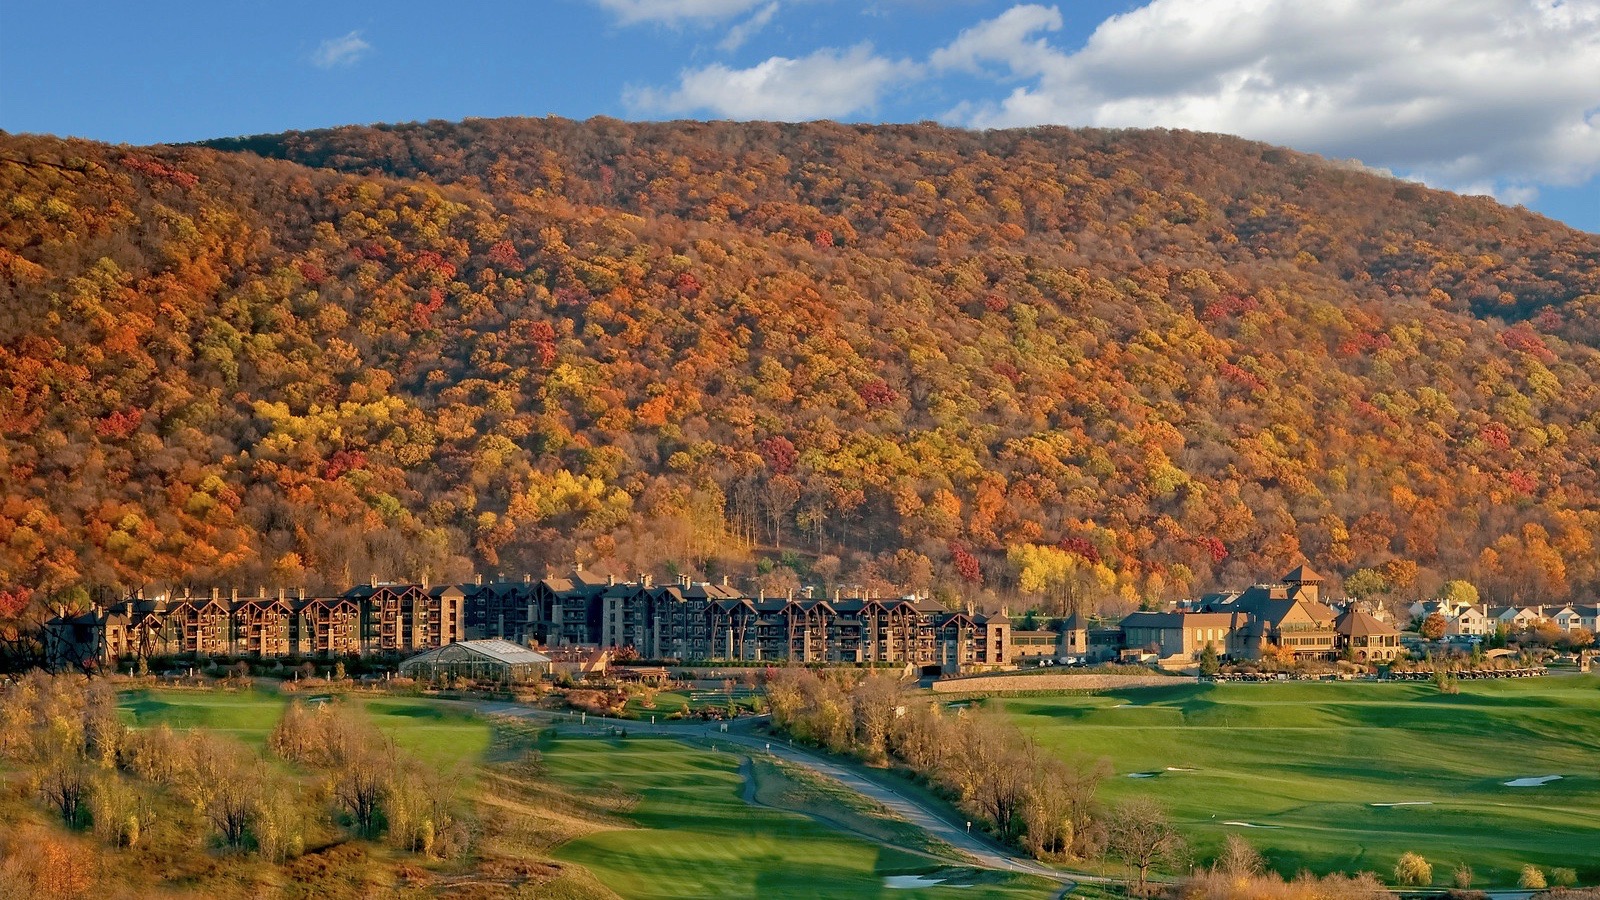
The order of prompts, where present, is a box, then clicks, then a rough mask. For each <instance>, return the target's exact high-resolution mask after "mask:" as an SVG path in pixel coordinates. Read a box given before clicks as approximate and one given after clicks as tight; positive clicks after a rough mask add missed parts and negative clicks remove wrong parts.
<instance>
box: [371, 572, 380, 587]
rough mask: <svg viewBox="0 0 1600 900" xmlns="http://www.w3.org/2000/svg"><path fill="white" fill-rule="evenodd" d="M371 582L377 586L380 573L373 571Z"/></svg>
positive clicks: (373, 585)
mask: <svg viewBox="0 0 1600 900" xmlns="http://www.w3.org/2000/svg"><path fill="white" fill-rule="evenodd" d="M370 584H371V586H372V587H377V586H378V573H377V572H373V573H372V581H371V582H370Z"/></svg>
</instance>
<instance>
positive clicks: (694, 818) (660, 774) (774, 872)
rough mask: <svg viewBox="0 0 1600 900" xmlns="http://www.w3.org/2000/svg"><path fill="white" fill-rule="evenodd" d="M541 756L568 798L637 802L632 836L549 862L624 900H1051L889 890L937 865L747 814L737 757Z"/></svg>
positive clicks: (1003, 886) (661, 748)
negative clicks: (621, 794)
mask: <svg viewBox="0 0 1600 900" xmlns="http://www.w3.org/2000/svg"><path fill="white" fill-rule="evenodd" d="M542 749H543V752H544V759H545V762H546V763H547V764H548V765H549V766H550V772H551V775H552V776H553V777H555V778H557V779H559V780H561V781H562V782H564V783H565V784H567V785H568V786H569V787H571V788H574V789H577V790H580V791H592V790H616V789H620V790H625V791H627V792H629V793H633V794H636V795H638V797H639V803H638V805H637V806H636V807H635V808H634V809H633V810H632V811H631V812H630V813H629V814H628V818H629V819H630V820H631V821H632V822H633V823H635V824H636V825H637V826H638V830H630V831H609V832H601V833H599V834H592V835H589V836H587V837H584V838H580V839H579V840H576V841H573V842H572V843H570V844H567V845H565V846H563V847H561V848H560V849H559V850H557V852H556V856H557V857H559V858H561V859H566V860H568V861H571V862H575V863H579V864H581V865H583V866H585V867H586V868H588V869H589V870H590V871H591V872H594V873H595V875H596V876H597V877H598V878H599V879H600V880H601V881H602V882H604V883H605V884H606V886H608V887H610V888H611V889H612V890H614V891H616V892H617V893H619V894H621V895H622V896H623V897H627V898H670V897H684V898H703V897H786V898H788V897H893V898H905V900H914V898H957V897H972V896H980V895H981V896H983V897H1001V898H1004V897H1019V898H1020V897H1048V896H1051V895H1052V893H1053V891H1052V890H1051V888H1050V886H1049V885H1048V884H1047V883H1046V882H1044V881H1038V880H1034V879H1017V878H1012V877H1009V876H996V875H992V874H990V873H972V872H970V871H968V872H967V873H965V875H966V877H965V879H964V880H965V881H966V882H967V883H969V884H973V885H974V886H973V887H967V888H951V887H944V888H923V889H911V890H906V889H890V888H887V887H886V886H885V883H884V878H885V876H890V875H901V874H914V873H922V872H928V871H929V870H930V869H933V868H937V863H935V862H933V861H930V860H928V859H927V858H925V857H921V856H913V855H911V854H908V853H901V852H898V851H893V850H882V849H880V848H878V847H877V846H875V845H873V844H871V843H868V842H867V841H865V840H862V839H859V838H856V837H854V836H850V835H846V834H841V833H840V832H838V831H835V830H833V829H831V828H828V827H826V826H825V825H822V824H820V823H818V822H815V821H813V820H811V819H808V818H806V817H804V816H800V815H797V814H795V813H790V812H784V811H780V810H773V809H764V808H760V807H752V806H750V805H748V804H747V803H745V801H744V800H743V799H742V797H741V791H742V787H743V777H742V776H741V774H740V771H739V764H740V759H739V757H737V756H733V755H730V754H727V753H715V752H711V751H709V750H703V749H699V748H694V747H689V746H686V745H684V744H680V743H676V742H671V741H665V740H659V739H651V738H634V739H630V740H624V741H597V740H593V739H585V738H561V739H557V740H554V741H550V742H547V743H545V744H544V745H543V747H542ZM958 877H959V876H958ZM974 882H975V883H974ZM980 887H981V890H979V889H978V888H980Z"/></svg>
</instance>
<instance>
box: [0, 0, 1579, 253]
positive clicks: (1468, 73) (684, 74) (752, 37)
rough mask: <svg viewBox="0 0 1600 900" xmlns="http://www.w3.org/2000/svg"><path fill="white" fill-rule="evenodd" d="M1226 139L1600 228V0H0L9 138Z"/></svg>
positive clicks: (0, 84)
mask: <svg viewBox="0 0 1600 900" xmlns="http://www.w3.org/2000/svg"><path fill="white" fill-rule="evenodd" d="M545 114H555V115H561V116H569V117H572V118H579V119H582V118H588V117H590V116H595V115H606V116H615V117H618V118H625V119H668V118H736V119H786V120H802V119H811V118H832V119H840V120H846V121H868V122H909V121H920V120H925V119H934V120H938V121H941V122H945V123H948V124H952V125H960V126H966V127H979V128H984V127H1005V126H1013V125H1031V124H1041V123H1058V124H1066V125H1101V126H1108V127H1119V126H1149V125H1161V126H1167V127H1182V128H1193V129H1198V130H1204V131H1220V132H1227V133H1231V134H1242V135H1244V136H1246V137H1250V138H1255V139H1259V140H1266V141H1271V142H1273V143H1280V144H1286V145H1289V146H1292V147H1296V148H1298V149H1303V150H1308V151H1311V152H1315V153H1321V154H1323V155H1326V156H1330V157H1334V158H1339V159H1358V160H1360V161H1362V162H1363V163H1364V164H1366V165H1369V166H1373V167H1377V168H1381V169H1385V170H1388V171H1391V172H1394V173H1395V174H1398V175H1401V176H1403V177H1409V178H1416V179H1419V180H1424V181H1426V182H1428V183H1429V184H1432V185H1434V186H1437V187H1444V188H1448V189H1452V190H1459V191H1463V192H1466V193H1491V194H1493V195H1495V196H1496V197H1499V198H1500V199H1502V200H1503V201H1505V202H1509V203H1522V204H1524V205H1527V206H1528V207H1530V208H1532V209H1536V210H1538V211H1540V212H1543V213H1545V214H1547V215H1550V216H1552V217H1555V218H1558V219H1561V220H1563V221H1566V222H1568V223H1570V224H1572V225H1574V226H1576V227H1579V228H1583V229H1585V230H1588V231H1592V232H1600V0H1339V2H1336V3H1313V2H1307V0H1059V2H1055V3H1039V4H1023V3H1011V2H984V0H548V2H531V3H530V2H511V0H483V2H463V3H457V4H454V5H443V4H438V3H426V4H424V3H415V2H408V0H394V2H389V3H384V4H374V3H349V2H334V0H328V2H320V3H309V2H298V0H278V2H230V0H214V2H213V3H210V4H198V3H193V2H172V0H151V2H146V3H140V4H134V3H127V2H115V3H112V2H84V3H43V2H21V0H0V128H4V129H5V130H7V131H13V132H41V133H49V134H57V135H76V136H81V137H88V138H94V139H98V140H105V141H112V142H127V143H135V144H142V143H156V142H178V141H187V140H197V139H202V138H209V137H222V136H229V135H238V134H255V133H263V132H274V131H282V130H286V129H291V128H302V129H303V128H317V127H323V126H331V125H340V124H348V123H369V122H400V121H413V120H425V119H460V118H463V117H467V116H508V115H527V116H540V115H545Z"/></svg>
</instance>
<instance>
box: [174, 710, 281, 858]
mask: <svg viewBox="0 0 1600 900" xmlns="http://www.w3.org/2000/svg"><path fill="white" fill-rule="evenodd" d="M184 747H185V750H186V751H187V752H186V753H185V757H184V764H185V766H184V771H183V773H182V775H181V776H180V779H181V786H182V791H183V793H184V795H185V796H187V797H188V798H189V799H190V801H192V802H193V803H194V805H195V808H196V809H198V810H200V812H201V814H202V815H204V816H205V818H206V821H207V822H209V823H210V824H211V827H212V828H214V829H216V832H217V835H218V836H219V837H220V838H221V839H222V843H223V845H224V846H226V847H228V848H230V849H235V850H237V849H241V848H243V847H244V846H245V845H246V842H247V840H248V837H249V834H250V820H251V817H252V816H253V815H254V813H255V811H256V807H257V805H258V804H259V802H260V796H261V785H262V782H263V781H264V780H265V779H266V777H267V772H266V767H265V766H264V765H263V764H262V762H261V761H260V760H259V759H257V758H256V757H255V755H254V754H253V753H251V752H250V751H249V749H248V748H246V747H245V746H244V745H243V744H240V743H238V742H236V741H231V740H228V739H226V738H221V737H218V736H216V735H214V734H212V733H210V732H205V731H193V732H190V733H189V736H188V738H187V739H185V741H184Z"/></svg>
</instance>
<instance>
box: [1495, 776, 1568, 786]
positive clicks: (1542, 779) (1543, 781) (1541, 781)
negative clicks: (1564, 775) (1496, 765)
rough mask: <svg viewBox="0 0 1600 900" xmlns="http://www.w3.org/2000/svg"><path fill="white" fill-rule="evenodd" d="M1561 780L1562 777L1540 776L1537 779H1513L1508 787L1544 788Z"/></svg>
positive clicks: (1507, 783) (1508, 783)
mask: <svg viewBox="0 0 1600 900" xmlns="http://www.w3.org/2000/svg"><path fill="white" fill-rule="evenodd" d="M1560 780H1561V776H1560V775H1540V776H1538V777H1536V778H1513V779H1511V780H1510V781H1508V782H1506V787H1544V786H1545V785H1547V784H1549V783H1550V782H1552V781H1560Z"/></svg>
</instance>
